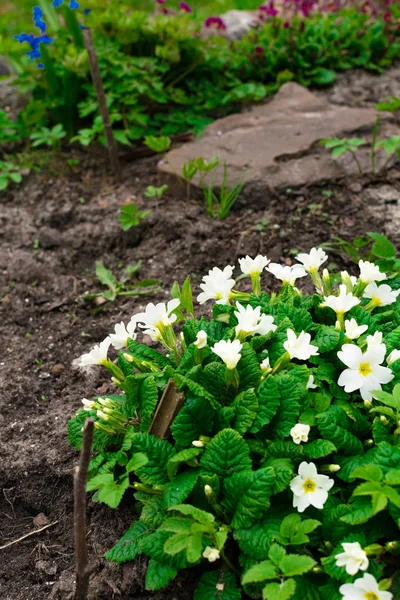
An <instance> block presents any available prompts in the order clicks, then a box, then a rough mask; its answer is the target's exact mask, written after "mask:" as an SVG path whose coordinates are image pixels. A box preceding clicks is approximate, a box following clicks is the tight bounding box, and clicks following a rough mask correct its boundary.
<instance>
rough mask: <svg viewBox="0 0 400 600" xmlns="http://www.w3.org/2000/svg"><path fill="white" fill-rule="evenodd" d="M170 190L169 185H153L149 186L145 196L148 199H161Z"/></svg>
mask: <svg viewBox="0 0 400 600" xmlns="http://www.w3.org/2000/svg"><path fill="white" fill-rule="evenodd" d="M167 189H168V185H167V184H164V185H160V187H154V186H152V185H148V186H147V188H146V191H145V193H144V195H145V196H146V198H161V197H162V196H163V194H164V192H166V191H167Z"/></svg>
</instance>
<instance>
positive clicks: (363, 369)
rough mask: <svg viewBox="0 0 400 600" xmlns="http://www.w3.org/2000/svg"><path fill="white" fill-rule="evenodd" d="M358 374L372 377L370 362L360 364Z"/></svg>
mask: <svg viewBox="0 0 400 600" xmlns="http://www.w3.org/2000/svg"><path fill="white" fill-rule="evenodd" d="M358 372H359V373H360V375H362V376H363V377H367V376H368V375H370V374H371V373H372V369H371V366H370V364H369V363H368V362H364V363H360V365H359V367H358Z"/></svg>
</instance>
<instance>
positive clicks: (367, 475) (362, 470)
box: [351, 464, 383, 481]
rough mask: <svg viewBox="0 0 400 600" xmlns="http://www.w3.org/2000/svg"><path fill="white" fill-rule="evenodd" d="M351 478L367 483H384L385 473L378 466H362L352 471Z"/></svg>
mask: <svg viewBox="0 0 400 600" xmlns="http://www.w3.org/2000/svg"><path fill="white" fill-rule="evenodd" d="M351 477H354V478H355V479H365V480H366V481H382V478H383V473H382V469H380V468H379V467H378V465H374V464H370V465H361V466H360V467H357V468H356V469H354V471H352V473H351Z"/></svg>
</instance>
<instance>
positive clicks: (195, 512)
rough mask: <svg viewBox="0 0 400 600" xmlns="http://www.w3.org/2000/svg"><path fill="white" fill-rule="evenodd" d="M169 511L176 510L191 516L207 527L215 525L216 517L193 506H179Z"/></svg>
mask: <svg viewBox="0 0 400 600" xmlns="http://www.w3.org/2000/svg"><path fill="white" fill-rule="evenodd" d="M168 510H176V511H178V512H180V513H182V514H183V515H190V516H191V517H193V519H195V521H198V522H199V523H202V524H203V525H207V523H213V522H214V521H215V517H214V515H212V514H211V513H209V512H206V511H205V510H200V509H199V508H196V507H195V506H192V505H191V504H177V505H175V506H170V507H169V509H168Z"/></svg>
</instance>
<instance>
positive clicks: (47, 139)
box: [30, 123, 67, 152]
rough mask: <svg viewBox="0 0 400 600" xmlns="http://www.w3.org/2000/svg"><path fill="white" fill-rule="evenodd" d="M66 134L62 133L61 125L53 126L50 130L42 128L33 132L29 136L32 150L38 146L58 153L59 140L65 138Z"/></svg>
mask: <svg viewBox="0 0 400 600" xmlns="http://www.w3.org/2000/svg"><path fill="white" fill-rule="evenodd" d="M66 135H67V134H66V133H65V131H64V127H63V126H62V124H61V123H59V124H58V125H54V127H52V128H51V129H49V128H48V127H42V128H41V129H38V130H36V131H34V132H33V133H32V134H31V138H30V139H31V140H32V146H33V147H34V148H36V147H38V146H48V147H49V148H53V150H56V151H58V152H59V151H60V147H61V140H62V139H63V138H65V136H66Z"/></svg>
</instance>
